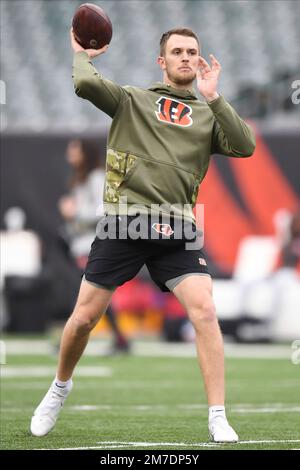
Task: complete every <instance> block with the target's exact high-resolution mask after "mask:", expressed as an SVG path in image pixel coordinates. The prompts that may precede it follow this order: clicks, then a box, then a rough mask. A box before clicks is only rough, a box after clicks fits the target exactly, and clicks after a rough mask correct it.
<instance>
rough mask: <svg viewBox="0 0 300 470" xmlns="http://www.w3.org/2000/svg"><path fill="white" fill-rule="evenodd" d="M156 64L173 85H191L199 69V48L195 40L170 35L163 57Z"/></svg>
mask: <svg viewBox="0 0 300 470" xmlns="http://www.w3.org/2000/svg"><path fill="white" fill-rule="evenodd" d="M158 63H159V65H160V67H161V69H162V70H163V71H164V73H165V75H166V78H168V79H169V80H170V81H171V82H172V83H174V84H175V85H181V86H182V85H186V86H188V85H191V83H192V82H193V81H194V79H195V78H196V72H197V70H198V68H199V46H198V43H197V41H196V39H195V38H193V37H189V36H180V35H179V34H172V36H171V37H170V38H169V39H168V41H167V43H166V45H165V55H164V56H163V57H159V58H158Z"/></svg>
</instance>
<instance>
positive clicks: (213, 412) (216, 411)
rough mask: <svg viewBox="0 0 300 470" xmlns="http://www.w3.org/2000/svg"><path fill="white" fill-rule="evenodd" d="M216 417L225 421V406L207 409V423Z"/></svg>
mask: <svg viewBox="0 0 300 470" xmlns="http://www.w3.org/2000/svg"><path fill="white" fill-rule="evenodd" d="M217 416H221V417H222V418H225V419H226V414H225V406H223V405H220V406H219V405H215V406H210V407H209V408H208V420H209V421H211V420H213V419H214V418H216V417H217Z"/></svg>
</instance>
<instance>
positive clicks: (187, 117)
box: [73, 52, 255, 220]
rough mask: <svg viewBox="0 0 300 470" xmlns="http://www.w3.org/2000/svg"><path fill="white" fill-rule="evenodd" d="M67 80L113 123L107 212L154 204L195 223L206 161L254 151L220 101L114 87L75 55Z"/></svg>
mask: <svg viewBox="0 0 300 470" xmlns="http://www.w3.org/2000/svg"><path fill="white" fill-rule="evenodd" d="M73 79H74V86H75V91H76V94H77V95H78V96H80V97H82V98H85V99H87V100H89V101H91V102H92V103H93V104H94V105H95V106H96V107H97V108H99V109H101V111H103V112H105V113H106V114H108V115H109V116H110V117H111V118H112V125H111V128H110V132H109V136H108V145H107V160H106V183H105V190H104V208H105V211H106V212H107V213H108V214H120V213H125V212H126V213H127V210H128V211H129V213H131V214H132V213H136V212H150V209H151V210H154V207H155V206H153V205H156V207H158V206H161V207H160V208H159V209H158V211H159V212H162V213H168V212H169V211H170V210H171V209H172V211H173V213H174V215H175V216H178V217H181V216H183V217H184V218H187V219H189V220H194V215H193V211H192V208H193V207H194V205H195V203H196V199H197V194H198V188H199V184H200V183H201V181H202V180H203V178H204V176H205V174H206V171H207V168H208V165H209V160H210V156H211V155H212V154H213V153H220V154H223V155H227V156H232V157H249V156H251V155H252V153H253V151H254V149H255V137H254V133H253V131H252V129H251V128H250V127H249V126H248V125H247V124H246V123H245V122H244V121H243V120H242V119H241V118H240V117H239V116H238V114H237V113H236V112H235V111H234V109H233V108H232V107H231V106H230V104H229V103H227V102H226V101H225V99H224V98H223V96H220V97H219V98H217V99H216V100H214V101H213V102H210V103H206V102H205V103H204V102H201V101H199V100H198V98H197V96H196V95H195V94H194V91H193V90H178V89H175V88H173V87H171V86H170V85H166V84H163V83H156V84H154V85H153V86H151V87H150V88H148V89H142V88H137V87H131V86H123V87H121V86H119V85H117V84H115V83H114V82H111V81H110V80H106V79H104V78H103V77H102V76H101V75H100V74H99V73H98V72H97V70H96V69H95V68H94V66H93V64H92V63H91V61H90V58H89V57H88V55H87V53H86V52H78V53H76V54H75V55H74V65H73ZM124 204H125V205H124ZM136 204H139V205H140V207H139V210H138V211H136V206H133V205H136ZM141 205H142V206H141ZM130 209H134V210H133V211H131V210H130Z"/></svg>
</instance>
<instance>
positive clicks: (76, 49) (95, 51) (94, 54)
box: [70, 28, 108, 59]
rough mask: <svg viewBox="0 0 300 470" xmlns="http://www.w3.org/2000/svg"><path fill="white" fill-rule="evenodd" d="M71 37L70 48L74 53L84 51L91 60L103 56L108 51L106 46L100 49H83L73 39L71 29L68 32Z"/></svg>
mask: <svg viewBox="0 0 300 470" xmlns="http://www.w3.org/2000/svg"><path fill="white" fill-rule="evenodd" d="M70 36H71V46H72V48H73V51H74V52H81V51H84V52H86V53H87V55H88V56H89V57H90V58H91V59H92V58H93V57H97V55H100V54H104V53H105V52H106V51H107V49H108V44H107V45H106V46H103V47H101V49H84V48H83V47H82V46H81V45H80V44H79V43H78V42H77V41H76V39H75V36H74V32H73V28H71V31H70Z"/></svg>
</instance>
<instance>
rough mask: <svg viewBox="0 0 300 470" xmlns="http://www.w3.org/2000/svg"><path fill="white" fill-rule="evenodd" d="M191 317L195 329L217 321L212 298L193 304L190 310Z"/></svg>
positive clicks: (200, 328)
mask: <svg viewBox="0 0 300 470" xmlns="http://www.w3.org/2000/svg"><path fill="white" fill-rule="evenodd" d="M188 314H189V318H190V320H191V322H192V324H193V326H194V328H195V330H197V331H198V330H202V329H203V327H204V326H205V325H207V324H211V323H213V322H216V321H217V316H216V309H215V306H214V303H213V301H212V300H206V301H204V302H201V303H199V304H196V305H194V306H192V307H191V308H190V309H189V311H188Z"/></svg>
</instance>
